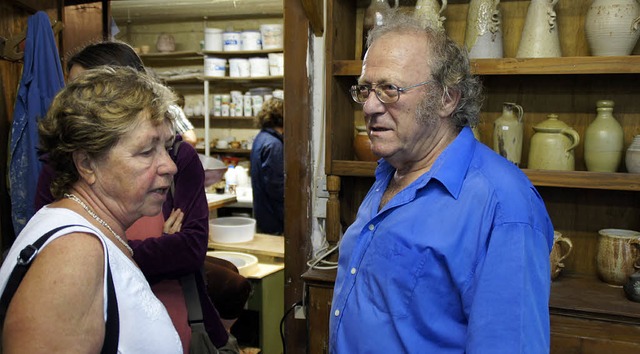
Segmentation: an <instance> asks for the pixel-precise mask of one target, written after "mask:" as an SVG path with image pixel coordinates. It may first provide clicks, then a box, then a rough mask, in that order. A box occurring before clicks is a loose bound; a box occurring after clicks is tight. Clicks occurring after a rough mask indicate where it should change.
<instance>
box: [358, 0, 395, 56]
mask: <svg viewBox="0 0 640 354" xmlns="http://www.w3.org/2000/svg"><path fill="white" fill-rule="evenodd" d="M398 5H399V2H398V0H394V2H393V8H394V9H397V8H398ZM389 10H391V6H389V2H388V1H387V0H371V3H370V4H369V6H368V7H367V9H366V10H365V11H364V19H363V21H362V57H364V54H365V52H366V50H367V35H368V34H369V31H371V29H373V27H375V26H380V25H382V24H384V21H385V15H386V12H387V11H389Z"/></svg>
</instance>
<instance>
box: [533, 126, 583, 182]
mask: <svg viewBox="0 0 640 354" xmlns="http://www.w3.org/2000/svg"><path fill="white" fill-rule="evenodd" d="M547 118H548V119H547V120H545V121H543V122H541V123H539V124H538V125H536V126H534V127H533V130H534V131H535V133H534V134H533V136H532V137H531V146H530V147H529V162H528V163H529V168H530V169H540V170H559V171H573V170H575V165H576V164H575V157H574V150H575V148H576V146H578V144H579V143H580V136H579V135H578V132H577V131H575V130H574V129H573V128H571V127H569V126H568V125H567V124H566V123H564V122H562V121H561V120H559V119H558V115H556V114H549V115H548V116H547Z"/></svg>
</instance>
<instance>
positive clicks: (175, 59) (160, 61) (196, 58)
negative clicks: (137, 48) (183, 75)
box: [140, 51, 203, 67]
mask: <svg viewBox="0 0 640 354" xmlns="http://www.w3.org/2000/svg"><path fill="white" fill-rule="evenodd" d="M140 59H142V62H144V65H145V66H151V67H162V66H187V65H202V63H203V58H202V54H201V53H199V52H195V51H182V52H170V53H147V54H140Z"/></svg>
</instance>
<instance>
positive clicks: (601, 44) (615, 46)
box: [584, 0, 640, 56]
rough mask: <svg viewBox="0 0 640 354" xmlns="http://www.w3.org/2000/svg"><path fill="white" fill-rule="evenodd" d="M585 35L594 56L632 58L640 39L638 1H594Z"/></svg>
mask: <svg viewBox="0 0 640 354" xmlns="http://www.w3.org/2000/svg"><path fill="white" fill-rule="evenodd" d="M584 31H585V34H586V37H587V42H588V43H589V48H590V49H591V55H595V56H614V55H629V54H631V51H632V50H633V47H634V46H635V45H636V42H637V41H638V37H640V4H638V1H637V0H594V1H593V3H592V4H591V6H590V7H589V10H588V11H587V16H586V18H585V24H584Z"/></svg>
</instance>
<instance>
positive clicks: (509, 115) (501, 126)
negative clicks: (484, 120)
mask: <svg viewBox="0 0 640 354" xmlns="http://www.w3.org/2000/svg"><path fill="white" fill-rule="evenodd" d="M523 115H524V112H523V110H522V106H520V105H518V104H515V103H511V102H505V103H503V104H502V115H501V116H500V117H498V119H496V120H495V122H493V150H494V151H495V152H497V153H498V154H500V155H501V156H503V157H504V158H506V159H507V160H509V161H511V162H513V163H514V164H515V165H516V166H520V161H521V158H522V139H523V138H522V135H523V131H524V128H523V124H522V116H523Z"/></svg>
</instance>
